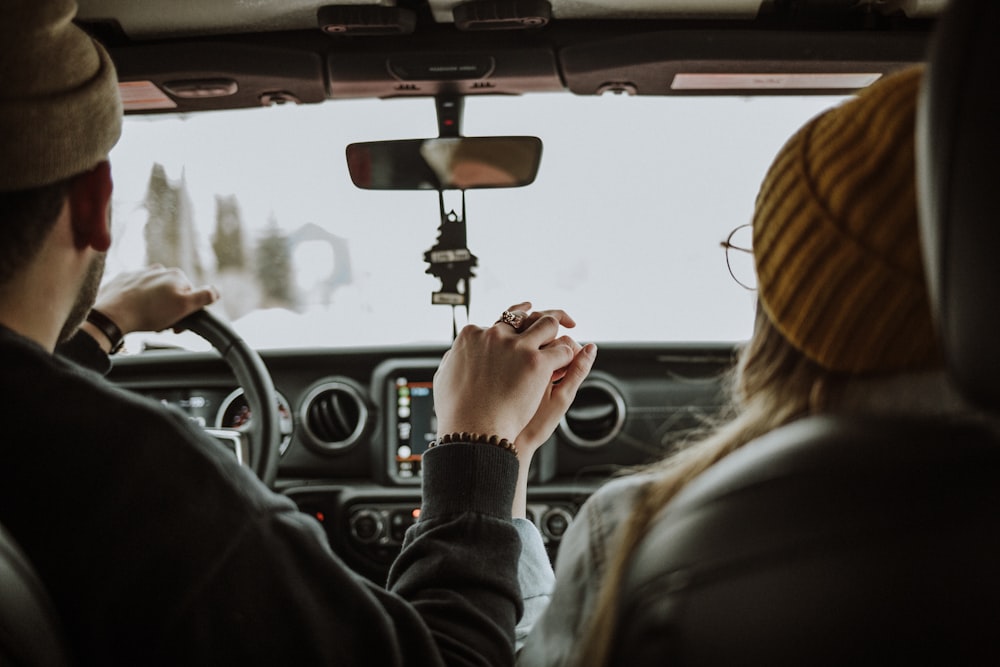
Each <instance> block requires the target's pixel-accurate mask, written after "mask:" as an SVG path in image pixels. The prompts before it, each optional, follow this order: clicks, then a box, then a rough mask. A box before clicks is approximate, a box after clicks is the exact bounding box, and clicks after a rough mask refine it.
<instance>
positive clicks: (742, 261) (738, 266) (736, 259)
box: [719, 223, 757, 292]
mask: <svg viewBox="0 0 1000 667" xmlns="http://www.w3.org/2000/svg"><path fill="white" fill-rule="evenodd" d="M719 245H720V246H722V247H723V248H725V250H726V266H727V267H728V268H729V275H731V276H732V277H733V280H735V281H736V284H738V285H739V286H740V287H742V288H744V289H748V290H750V291H751V292H755V291H756V290H757V270H756V268H755V267H754V263H753V225H751V224H749V223H747V224H745V225H740V226H739V227H737V228H736V229H734V230H733V231H731V232H729V236H728V237H727V238H726V240H725V241H720V242H719ZM734 251H735V252H734Z"/></svg>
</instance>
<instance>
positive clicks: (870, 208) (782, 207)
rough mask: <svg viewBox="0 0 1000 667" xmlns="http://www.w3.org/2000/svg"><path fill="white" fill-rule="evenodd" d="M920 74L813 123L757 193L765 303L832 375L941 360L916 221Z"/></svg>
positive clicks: (886, 83)
mask: <svg viewBox="0 0 1000 667" xmlns="http://www.w3.org/2000/svg"><path fill="white" fill-rule="evenodd" d="M920 77H921V68H912V69H908V70H905V71H903V72H900V73H896V74H893V75H890V76H888V77H886V78H885V79H883V80H881V81H879V82H877V83H875V84H874V85H872V86H871V87H870V88H868V89H866V90H864V91H862V92H861V93H860V94H859V95H858V96H857V97H856V98H854V99H852V100H851V101H849V102H846V103H844V104H842V105H841V106H839V107H836V108H834V109H831V110H829V111H827V112H825V113H823V114H821V115H819V116H818V117H816V118H814V119H813V120H812V121H810V122H809V123H807V124H806V125H805V126H804V127H803V128H802V129H801V130H799V132H797V133H796V134H795V135H794V136H793V137H792V138H791V139H790V140H789V141H788V142H787V143H786V144H785V146H784V147H783V148H782V149H781V151H780V152H779V153H778V156H777V157H776V158H775V160H774V163H773V164H772V165H771V168H770V170H769V172H768V173H767V175H766V176H765V178H764V182H763V184H762V186H761V189H760V192H759V194H758V197H757V203H756V210H755V212H754V220H753V235H754V238H753V247H754V261H755V263H756V268H757V276H758V278H757V282H758V289H759V298H760V301H761V305H762V307H763V309H764V312H765V313H766V314H767V316H768V317H769V318H770V320H771V321H772V323H773V324H774V325H775V327H776V328H777V329H778V331H780V332H781V334H782V335H783V336H784V337H785V338H786V339H787V340H788V341H789V342H790V343H791V344H792V345H794V346H795V347H796V348H797V349H799V350H800V351H801V352H802V353H803V354H805V355H806V356H807V357H808V358H809V359H811V360H813V361H814V362H816V363H817V364H819V365H820V366H822V367H823V368H826V369H827V370H831V371H836V372H844V373H853V374H861V373H881V372H890V371H896V370H904V369H915V368H920V367H925V366H929V365H931V364H932V363H934V362H935V361H936V360H937V359H938V349H939V348H938V343H937V340H936V338H935V335H934V326H933V321H932V319H931V311H930V306H929V302H928V296H927V287H926V284H925V280H924V272H923V266H922V263H921V250H920V239H919V233H918V225H917V199H916V175H915V166H914V128H915V113H916V101H917V91H918V89H919V84H920Z"/></svg>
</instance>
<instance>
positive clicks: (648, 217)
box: [108, 94, 838, 347]
mask: <svg viewBox="0 0 1000 667" xmlns="http://www.w3.org/2000/svg"><path fill="white" fill-rule="evenodd" d="M837 101H838V99H837V98H830V97H812V98H804V99H797V98H788V97H785V98H769V99H766V98H756V99H752V100H751V99H745V98H708V99H695V98H651V97H626V96H617V97H616V96H604V97H600V98H597V97H575V96H569V95H561V94H542V95H535V96H528V97H511V98H500V97H489V98H485V99H470V100H468V101H467V102H466V105H465V120H464V124H463V128H462V129H463V134H465V135H467V136H476V135H504V134H530V135H536V136H539V137H541V138H542V140H543V142H544V150H543V156H542V164H541V168H540V171H539V175H538V179H537V180H536V181H535V183H534V184H533V185H530V186H528V187H525V188H518V189H509V190H491V191H485V190H480V191H469V192H468V193H467V197H466V202H467V207H468V210H467V217H468V238H469V248H470V250H471V251H472V252H473V253H474V254H475V255H477V256H478V258H479V267H478V269H477V270H476V274H477V275H476V277H475V278H474V279H473V282H472V289H471V297H472V316H471V319H472V321H473V322H476V323H478V324H489V323H490V322H492V321H493V320H495V319H496V316H497V314H498V313H499V312H500V311H502V310H503V309H504V308H506V307H507V306H508V305H510V304H511V303H513V302H516V301H518V300H521V299H530V300H533V301H534V302H535V305H536V307H542V308H546V307H561V308H565V309H567V310H568V311H569V312H570V313H571V314H573V315H574V316H575V317H576V318H577V321H578V324H579V326H578V328H577V330H576V332H575V335H577V336H578V337H579V338H580V339H581V340H595V341H598V342H601V341H605V342H607V341H628V340H639V341H661V340H666V341H700V340H717V341H734V340H742V339H744V338H746V336H748V335H749V332H750V323H751V317H752V304H753V297H752V295H751V294H750V293H748V292H747V291H746V290H744V289H743V288H741V287H739V286H738V285H736V284H735V283H734V282H733V280H732V278H731V277H730V276H729V273H728V271H727V269H726V265H725V256H724V253H723V251H722V249H721V248H720V247H719V242H720V241H721V240H722V239H724V238H725V237H726V236H727V235H728V233H729V232H730V231H731V230H732V229H733V228H734V227H736V226H737V225H740V224H743V223H745V222H748V221H749V219H750V216H751V213H752V210H753V200H754V197H755V195H756V192H757V188H758V186H759V184H760V180H761V178H762V177H763V174H764V172H765V170H766V168H767V166H768V164H769V163H770V161H771V159H772V158H773V156H774V154H775V153H776V151H777V150H778V149H779V148H780V146H781V145H782V143H783V142H784V141H785V140H786V139H787V138H788V137H789V136H790V135H791V134H792V133H793V132H794V131H795V130H796V129H797V128H798V127H799V126H800V125H801V124H802V123H803V122H805V121H806V120H807V119H809V118H811V117H812V116H814V115H815V114H816V113H818V112H819V111H821V110H822V109H824V108H826V107H828V106H830V105H832V104H835V103H836V102H837ZM435 134H436V120H435V117H434V105H433V102H432V101H430V100H387V101H370V100H369V101H338V102H335V103H329V104H324V105H310V106H304V107H300V108H293V107H284V108H272V109H259V110H249V111H240V112H235V113H232V112H230V113H220V112H215V113H209V114H201V115H196V116H191V117H188V118H186V119H181V118H177V117H169V118H135V117H130V118H129V119H127V121H126V124H125V130H124V136H123V139H122V141H121V142H120V143H119V145H118V146H117V147H116V148H115V150H114V152H113V153H112V165H113V173H114V178H115V211H114V215H115V218H114V220H115V223H114V224H115V232H116V239H115V244H114V248H113V250H112V253H111V255H110V257H109V264H108V268H109V273H112V272H114V271H117V270H120V269H122V268H135V267H138V266H140V265H141V264H142V263H143V257H144V253H143V248H142V226H143V225H144V224H145V221H146V213H145V211H144V210H143V209H142V207H141V201H142V198H143V196H144V194H145V189H146V184H147V182H148V178H149V172H150V168H151V165H152V164H153V162H159V163H161V164H163V165H164V167H165V168H166V171H167V174H168V176H169V177H170V178H171V179H172V180H175V181H176V180H180V179H181V178H182V177H183V179H184V181H185V182H186V186H187V188H188V191H189V193H190V195H191V198H192V202H193V205H194V209H195V210H194V213H195V223H196V224H197V225H198V226H199V228H200V229H201V230H202V232H203V234H204V237H203V239H204V240H203V248H202V258H203V260H204V261H205V262H206V263H208V264H211V261H212V258H211V253H210V250H209V248H208V246H207V243H208V236H209V234H210V233H211V230H212V228H213V226H214V224H215V195H217V194H219V195H230V194H232V195H236V197H237V198H238V200H239V204H240V207H241V210H242V214H243V220H244V223H245V225H246V227H247V229H248V231H249V232H250V233H251V234H253V235H257V234H259V232H260V230H261V229H263V227H264V226H265V225H266V224H267V223H268V220H269V219H271V218H272V217H273V218H274V219H276V220H277V222H278V223H279V224H280V225H281V226H282V227H284V228H285V229H287V230H294V229H296V228H298V227H300V226H301V225H302V224H305V223H308V222H312V223H315V224H318V225H320V226H321V227H323V228H325V229H327V230H328V231H330V232H331V233H333V234H336V235H337V236H340V237H342V238H344V239H346V241H347V243H348V247H349V249H350V252H351V261H352V267H351V268H352V275H353V281H352V284H351V285H350V286H348V287H346V288H343V289H339V290H338V291H337V292H336V293H335V295H334V302H333V303H332V304H330V305H328V306H322V305H313V306H311V307H309V308H308V309H307V311H306V312H302V313H291V312H288V311H268V312H263V313H256V314H252V315H248V316H246V317H245V318H243V321H242V322H237V323H236V324H237V326H238V327H242V328H243V334H244V336H245V337H247V339H248V340H249V341H250V342H251V344H253V345H255V346H258V347H287V346H295V345H327V344H329V345H357V344H387V343H410V342H429V341H431V342H447V341H448V340H450V336H451V317H452V314H451V309H450V308H448V307H444V306H432V305H430V295H431V292H433V291H436V290H437V289H439V288H440V284H439V282H438V281H437V279H435V278H433V277H432V276H429V275H426V274H425V273H424V271H425V269H426V264H425V263H424V260H423V253H424V252H425V251H426V250H428V249H429V248H430V247H431V246H432V245H434V243H435V242H436V238H437V227H438V224H439V219H438V208H437V195H436V193H433V192H372V191H363V190H359V189H357V188H355V187H354V186H353V185H352V184H351V181H350V178H349V175H348V173H347V168H346V162H345V158H344V148H345V146H346V145H347V144H348V143H350V142H352V141H371V140H377V139H399V138H415V137H430V136H434V135H435ZM452 194H453V193H452ZM449 201H455V202H457V201H458V198H457V197H449ZM295 259H296V262H297V266H298V267H299V273H298V280H299V283H300V286H301V287H303V288H306V287H308V286H309V285H310V284H311V283H313V282H315V281H316V280H317V279H319V278H322V277H323V276H324V275H325V274H326V273H328V272H329V271H330V270H332V263H331V262H332V258H331V257H330V255H329V251H328V250H327V249H326V247H324V246H320V245H318V244H314V245H308V244H307V245H302V246H300V247H299V249H298V251H297V254H296V257H295ZM462 322H464V312H463V313H462V315H461V319H460V324H461V323H462Z"/></svg>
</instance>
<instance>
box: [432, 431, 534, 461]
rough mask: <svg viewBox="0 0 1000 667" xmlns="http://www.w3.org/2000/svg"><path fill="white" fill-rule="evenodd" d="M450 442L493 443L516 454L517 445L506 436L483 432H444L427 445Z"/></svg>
mask: <svg viewBox="0 0 1000 667" xmlns="http://www.w3.org/2000/svg"><path fill="white" fill-rule="evenodd" d="M451 442H478V443H482V444H484V445H493V446H494V447H500V448H501V449H506V450H507V451H508V452H510V453H511V454H513V455H514V456H517V447H516V446H515V445H514V443H513V442H511V441H510V440H508V439H507V438H501V437H500V436H497V435H486V434H485V433H469V432H462V433H458V432H455V433H445V434H444V435H442V436H441V437H440V438H438V439H437V440H432V441H431V444H429V445H428V446H427V447H428V449H430V448H431V447H434V446H436V445H447V444H448V443H451Z"/></svg>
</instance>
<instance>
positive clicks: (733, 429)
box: [577, 305, 845, 667]
mask: <svg viewBox="0 0 1000 667" xmlns="http://www.w3.org/2000/svg"><path fill="white" fill-rule="evenodd" d="M844 382H845V378H844V377H843V376H839V375H836V374H833V373H830V372H829V371H826V370H824V369H823V368H821V367H820V366H818V365H816V364H815V363H813V362H811V361H810V360H808V359H806V358H805V357H804V356H803V355H802V354H801V353H800V352H799V351H798V350H796V349H795V348H793V347H792V346H791V345H790V344H789V343H788V342H787V341H786V340H785V338H784V337H783V336H782V335H781V334H780V333H778V331H777V330H776V329H775V328H774V326H773V325H772V324H771V322H770V320H769V319H768V318H767V316H766V315H765V314H764V313H763V311H762V310H761V309H760V306H759V305H758V307H757V315H756V318H755V320H754V331H753V334H752V336H751V338H750V340H749V341H748V342H747V344H746V346H745V347H744V348H743V350H742V352H741V353H740V355H739V359H738V361H737V363H736V365H735V368H734V370H733V372H732V381H731V392H732V403H733V410H734V415H733V416H732V418H731V419H729V420H728V421H726V422H724V423H722V424H721V425H719V426H718V427H716V428H715V430H714V431H712V432H711V433H710V434H709V435H708V436H707V437H705V438H704V439H701V440H699V441H697V442H695V443H693V444H691V445H689V446H687V447H685V448H683V449H682V450H681V451H680V452H678V453H677V454H674V455H672V456H670V457H669V458H667V459H665V460H663V461H660V462H658V463H655V464H652V466H650V467H648V468H647V470H648V471H654V472H655V473H656V474H654V475H653V480H652V481H650V482H649V483H647V484H646V485H645V487H644V488H643V489H642V491H641V492H640V494H639V496H638V501H637V503H636V504H635V506H634V507H633V510H632V512H631V513H630V515H629V518H628V520H627V521H626V522H624V523H623V524H622V525H621V527H619V529H618V533H617V534H618V539H617V542H618V547H617V550H616V551H615V553H614V554H613V556H612V557H611V559H610V560H609V562H608V568H607V571H606V572H605V573H604V577H603V579H602V583H601V587H600V590H599V592H598V597H597V601H596V603H595V607H594V613H593V614H592V615H591V617H590V619H589V628H588V629H587V631H586V632H584V633H583V635H582V637H581V641H580V645H579V647H578V649H579V652H578V653H577V656H578V662H579V664H580V665H584V666H586V667H598V666H603V665H605V663H606V662H607V660H608V656H609V652H610V648H611V642H612V640H613V637H614V634H615V617H616V612H617V603H618V593H619V589H620V585H621V581H622V576H623V573H624V571H625V568H626V566H627V565H628V562H629V560H630V558H631V556H632V553H633V551H634V550H635V548H636V546H637V545H638V544H639V542H640V541H641V540H642V538H643V537H644V536H645V535H646V532H647V531H648V529H649V527H650V524H651V523H652V522H653V519H654V518H655V517H656V516H657V515H658V514H659V513H660V511H661V510H662V509H663V508H664V507H665V506H666V505H667V503H668V502H670V500H671V499H672V498H673V497H674V496H675V495H677V493H678V492H679V491H680V490H681V489H682V488H684V486H685V485H686V484H687V483H688V482H690V481H691V480H693V479H694V478H695V477H697V476H698V475H700V474H701V473H702V472H704V471H705V470H706V469H707V468H709V467H710V466H712V465H713V464H715V463H716V462H718V461H719V460H721V459H722V458H724V457H725V456H726V455H728V454H729V453H730V452H733V451H735V450H736V449H739V448H740V447H742V446H743V445H745V444H746V443H748V442H750V441H751V440H754V439H755V438H757V437H759V436H762V435H764V434H765V433H768V432H769V431H772V430H774V429H775V428H778V427H779V426H783V425H785V424H788V423H789V422H792V421H794V420H796V419H799V418H801V417H804V416H807V415H811V414H816V413H818V412H823V411H826V410H828V409H829V408H830V407H831V405H832V404H833V403H834V402H835V401H836V400H837V397H838V396H839V394H840V389H841V388H842V387H843V386H844Z"/></svg>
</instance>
